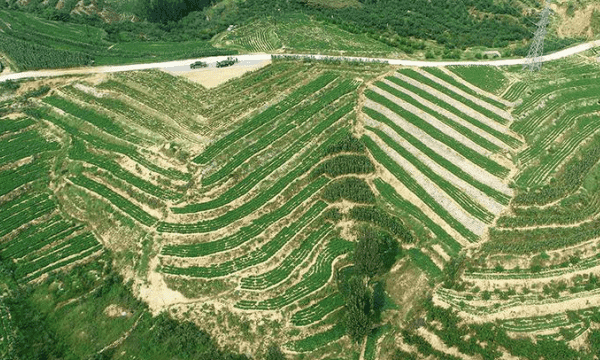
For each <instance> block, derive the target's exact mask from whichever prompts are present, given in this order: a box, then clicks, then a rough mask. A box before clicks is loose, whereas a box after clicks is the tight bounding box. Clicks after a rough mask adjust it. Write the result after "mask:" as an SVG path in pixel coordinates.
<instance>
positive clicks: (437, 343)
mask: <svg viewBox="0 0 600 360" xmlns="http://www.w3.org/2000/svg"><path fill="white" fill-rule="evenodd" d="M417 334H419V335H421V336H422V337H423V338H425V340H427V342H428V343H430V344H431V346H432V347H433V348H434V349H436V350H438V351H441V352H443V353H446V354H450V355H453V356H456V357H458V358H461V359H466V360H479V358H478V357H476V356H469V355H466V354H463V353H461V352H460V351H458V348H457V347H456V346H453V347H448V346H447V345H446V344H444V342H443V341H442V340H441V339H440V338H439V337H438V336H437V335H436V334H434V333H432V332H430V331H428V330H427V329H425V328H424V327H420V328H418V329H417Z"/></svg>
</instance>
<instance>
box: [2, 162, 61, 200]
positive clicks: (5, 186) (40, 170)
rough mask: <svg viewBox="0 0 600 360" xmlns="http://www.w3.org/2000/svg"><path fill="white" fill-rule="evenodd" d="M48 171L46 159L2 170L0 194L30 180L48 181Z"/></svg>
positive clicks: (48, 165) (48, 166)
mask: <svg viewBox="0 0 600 360" xmlns="http://www.w3.org/2000/svg"><path fill="white" fill-rule="evenodd" d="M49 172H50V162H49V161H47V160H37V161H35V160H34V161H33V162H30V163H28V164H25V165H22V166H18V167H13V168H10V169H8V170H4V171H2V172H0V196H2V195H6V194H8V193H9V192H11V191H13V190H15V189H16V188H18V187H20V186H22V185H25V184H27V183H30V182H32V181H44V182H45V183H48V182H49V181H50V178H49V177H48V173H49Z"/></svg>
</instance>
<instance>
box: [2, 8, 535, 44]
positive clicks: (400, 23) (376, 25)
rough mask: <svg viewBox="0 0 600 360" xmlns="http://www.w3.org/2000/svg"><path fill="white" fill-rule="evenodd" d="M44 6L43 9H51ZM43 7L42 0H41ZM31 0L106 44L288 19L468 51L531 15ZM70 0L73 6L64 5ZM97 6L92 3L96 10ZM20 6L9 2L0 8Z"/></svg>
mask: <svg viewBox="0 0 600 360" xmlns="http://www.w3.org/2000/svg"><path fill="white" fill-rule="evenodd" d="M54 2H55V1H51V2H49V3H48V4H52V3H54ZM44 3H45V2H44ZM44 3H42V2H41V1H31V2H29V5H27V6H26V7H25V8H24V9H25V10H27V11H32V12H38V13H40V14H42V15H44V16H46V17H47V18H51V19H54V20H63V21H75V22H84V23H88V24H93V25H95V26H99V27H102V28H104V29H105V30H106V31H107V32H108V35H109V37H112V40H115V41H117V40H119V37H118V36H117V35H118V34H120V33H123V32H125V33H131V34H140V33H143V34H144V38H145V39H146V40H150V41H153V40H163V41H165V40H166V41H182V40H190V39H196V40H198V39H207V40H208V39H210V38H211V37H213V36H214V35H216V34H218V33H219V32H222V31H224V30H225V29H226V28H227V27H228V26H229V25H232V24H236V25H241V24H245V23H248V22H251V21H254V20H256V19H272V20H273V21H275V22H277V21H278V19H287V20H288V21H289V19H290V16H292V17H293V15H294V14H303V15H309V16H311V17H313V18H314V19H316V20H319V21H324V22H328V23H332V24H335V25H337V26H338V27H340V28H342V29H344V30H347V31H349V32H352V33H357V34H367V35H369V36H370V37H372V38H374V39H376V40H378V41H381V42H383V43H386V44H388V45H391V46H395V47H398V48H400V49H402V50H403V51H406V52H410V51H411V49H413V50H416V49H419V48H420V47H421V48H422V47H423V44H422V41H424V40H433V41H436V42H437V43H438V44H441V45H444V46H445V47H446V48H448V49H454V48H458V49H464V48H466V47H470V46H486V47H505V46H507V45H509V43H511V42H515V41H522V40H527V39H530V38H531V37H532V35H533V31H535V23H536V22H537V17H536V15H535V14H533V15H531V16H530V15H523V13H525V11H524V10H523V9H521V8H519V7H518V6H515V4H513V3H511V2H498V1H493V0H411V1H404V0H361V3H362V6H360V7H345V8H341V9H340V8H336V9H333V8H328V7H323V6H314V5H310V4H308V3H306V2H305V1H304V0H246V1H239V2H235V1H234V2H227V3H219V2H218V1H216V0H137V2H134V3H132V4H133V6H132V7H131V9H133V11H134V12H135V13H136V15H137V16H138V17H139V18H140V19H144V20H146V21H141V22H131V21H122V22H112V23H104V22H103V21H102V20H101V19H100V18H99V17H98V16H97V15H91V16H88V15H71V14H72V13H71V12H70V9H72V8H73V7H74V6H75V5H76V2H69V1H66V2H65V7H63V8H62V9H61V10H56V9H54V8H49V7H47V6H44V5H43V4H44ZM71 3H72V4H71ZM103 3H104V2H103V1H100V0H98V1H97V4H98V6H100V5H101V4H103ZM3 6H4V7H6V6H8V7H10V8H13V9H14V8H23V7H21V6H20V5H17V3H16V1H13V0H9V5H6V4H4V2H0V7H3Z"/></svg>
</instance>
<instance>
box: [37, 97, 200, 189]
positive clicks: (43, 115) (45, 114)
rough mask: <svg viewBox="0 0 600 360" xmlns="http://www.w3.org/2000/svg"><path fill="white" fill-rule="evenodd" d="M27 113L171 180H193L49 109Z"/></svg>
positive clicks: (186, 174) (133, 148)
mask: <svg viewBox="0 0 600 360" xmlns="http://www.w3.org/2000/svg"><path fill="white" fill-rule="evenodd" d="M25 112H26V113H27V114H29V115H30V116H33V117H35V118H40V119H44V120H47V121H50V122H52V123H53V124H55V125H56V126H59V127H60V128H62V129H63V130H65V131H66V132H67V133H69V134H70V135H72V136H74V137H78V138H80V139H82V140H85V141H87V142H88V143H90V144H91V145H93V146H94V147H96V148H98V149H102V150H106V151H110V152H115V153H119V154H123V155H125V156H127V157H129V158H131V159H132V160H134V161H136V162H138V163H139V164H140V165H143V166H145V167H147V168H148V169H150V170H152V171H154V172H156V173H159V174H161V175H163V176H165V177H168V178H170V179H176V180H183V181H189V180H191V178H192V175H191V174H189V173H182V172H180V171H178V170H175V169H164V168H161V167H160V166H157V165H155V164H154V163H152V162H151V161H149V160H148V159H147V156H145V155H143V154H140V153H139V152H138V150H137V149H136V148H135V147H134V146H133V145H131V144H127V145H124V144H123V143H122V142H121V143H115V142H111V141H109V140H107V139H106V138H105V137H101V136H98V135H95V134H91V133H88V132H85V131H83V130H81V129H80V128H79V127H77V126H73V125H71V124H70V123H69V122H68V121H67V120H66V119H65V118H64V117H59V116H55V115H53V114H52V113H50V111H48V109H40V108H37V109H26V110H25Z"/></svg>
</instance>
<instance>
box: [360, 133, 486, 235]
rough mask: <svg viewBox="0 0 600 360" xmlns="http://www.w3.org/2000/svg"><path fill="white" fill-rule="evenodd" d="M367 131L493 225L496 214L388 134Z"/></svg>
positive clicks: (458, 202)
mask: <svg viewBox="0 0 600 360" xmlns="http://www.w3.org/2000/svg"><path fill="white" fill-rule="evenodd" d="M366 129H367V130H369V131H371V132H373V133H375V134H376V135H377V136H378V137H379V138H380V139H382V140H383V142H385V143H386V144H387V145H388V146H389V147H390V148H392V149H393V150H394V151H396V152H397V153H398V154H400V156H402V157H403V158H404V159H406V160H407V161H408V162H410V163H411V164H412V165H413V166H414V167H416V168H417V169H418V171H420V172H421V173H422V174H423V175H425V176H426V177H427V178H428V179H429V180H431V181H432V182H433V183H434V184H436V185H437V186H438V187H439V188H440V189H441V190H442V191H444V192H445V193H446V194H448V195H449V196H450V197H451V198H452V199H454V201H456V203H457V204H458V205H459V206H461V207H462V208H463V209H465V210H466V211H467V212H468V213H469V214H471V215H472V216H473V217H475V218H477V219H479V220H481V221H483V222H485V223H488V224H489V223H491V222H492V220H493V219H494V214H492V213H490V212H489V211H488V210H487V209H486V208H485V207H483V206H482V205H481V204H479V203H478V202H476V201H474V200H473V199H471V198H470V197H469V196H468V195H467V194H466V193H465V192H463V191H462V190H460V189H459V188H457V187H456V186H454V185H453V184H452V183H451V182H449V181H448V180H446V179H444V178H443V177H442V176H440V175H438V174H437V173H436V172H434V171H433V170H431V169H430V168H429V167H428V166H426V165H425V164H423V163H422V162H421V161H420V160H419V159H418V158H417V157H416V156H414V155H413V154H411V153H410V151H407V150H406V149H405V148H403V147H402V146H400V145H398V143H396V142H395V141H394V139H392V138H391V137H389V136H388V135H387V134H385V133H384V132H383V131H381V130H378V129H375V128H372V127H368V126H367V127H366Z"/></svg>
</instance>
